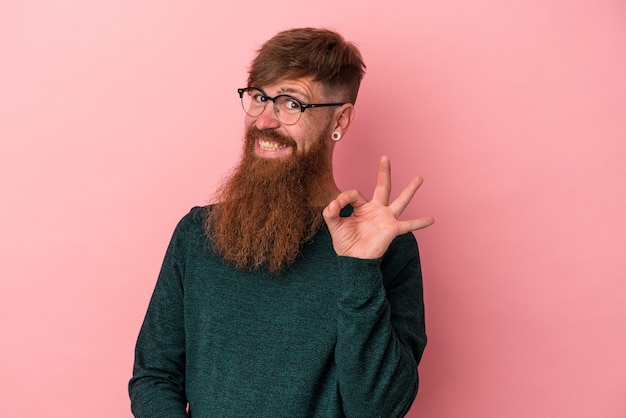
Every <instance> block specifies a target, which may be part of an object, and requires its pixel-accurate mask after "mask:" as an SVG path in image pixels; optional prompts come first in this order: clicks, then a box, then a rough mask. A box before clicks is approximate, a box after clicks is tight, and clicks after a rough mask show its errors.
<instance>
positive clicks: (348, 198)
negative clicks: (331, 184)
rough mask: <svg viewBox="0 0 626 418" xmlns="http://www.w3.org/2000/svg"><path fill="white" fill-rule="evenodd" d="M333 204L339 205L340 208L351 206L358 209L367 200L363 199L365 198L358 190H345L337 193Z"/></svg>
mask: <svg viewBox="0 0 626 418" xmlns="http://www.w3.org/2000/svg"><path fill="white" fill-rule="evenodd" d="M335 202H337V203H338V204H339V207H340V208H343V207H345V206H346V205H352V206H353V207H355V208H358V207H359V206H363V205H364V204H366V203H367V199H365V197H364V196H363V195H362V194H361V192H359V191H358V190H347V191H345V192H342V193H339V195H338V196H337V197H336V198H335Z"/></svg>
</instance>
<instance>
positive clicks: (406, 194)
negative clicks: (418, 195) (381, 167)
mask: <svg viewBox="0 0 626 418" xmlns="http://www.w3.org/2000/svg"><path fill="white" fill-rule="evenodd" d="M423 182H424V179H423V178H422V177H415V178H414V179H413V180H411V181H410V182H409V184H408V185H407V186H406V187H405V188H404V190H402V193H400V195H399V196H398V197H397V198H396V200H394V201H393V202H392V203H391V205H389V208H390V209H391V211H392V212H393V213H394V214H395V215H396V217H398V216H400V214H401V213H402V212H404V209H405V208H406V207H407V206H408V205H409V202H411V199H413V196H415V192H417V189H419V188H420V186H421V185H422V183H423Z"/></svg>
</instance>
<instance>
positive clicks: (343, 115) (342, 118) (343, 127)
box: [333, 103, 356, 135]
mask: <svg viewBox="0 0 626 418" xmlns="http://www.w3.org/2000/svg"><path fill="white" fill-rule="evenodd" d="M355 116H356V113H355V110H354V105H353V104H352V103H346V104H344V105H342V106H341V107H340V108H339V110H337V111H336V112H335V118H334V122H333V132H334V131H337V132H339V133H340V134H341V135H345V134H346V132H347V131H348V127H350V123H352V119H354V117H355Z"/></svg>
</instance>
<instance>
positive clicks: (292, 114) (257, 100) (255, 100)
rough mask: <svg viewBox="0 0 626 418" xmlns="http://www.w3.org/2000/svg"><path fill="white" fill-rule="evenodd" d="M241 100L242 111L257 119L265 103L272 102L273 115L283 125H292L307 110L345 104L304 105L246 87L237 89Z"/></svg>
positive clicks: (281, 95) (291, 99) (291, 98)
mask: <svg viewBox="0 0 626 418" xmlns="http://www.w3.org/2000/svg"><path fill="white" fill-rule="evenodd" d="M237 92H238V93H239V97H240V98H241V106H243V110H244V111H245V112H246V113H247V114H248V115H250V116H252V117H257V116H259V115H260V114H261V113H263V111H264V110H265V106H267V102H269V101H272V102H274V113H275V114H276V118H277V119H278V120H279V121H280V123H282V124H283V125H294V124H295V123H296V122H298V121H299V120H300V116H302V114H303V113H304V111H305V110H307V109H308V108H311V109H313V108H316V107H326V106H343V105H344V104H345V103H316V104H312V103H305V102H303V101H302V100H300V99H296V98H295V97H293V96H290V95H288V94H279V95H278V96H275V97H270V96H268V95H267V94H266V93H265V92H264V91H263V90H261V89H260V88H258V87H246V88H243V89H237Z"/></svg>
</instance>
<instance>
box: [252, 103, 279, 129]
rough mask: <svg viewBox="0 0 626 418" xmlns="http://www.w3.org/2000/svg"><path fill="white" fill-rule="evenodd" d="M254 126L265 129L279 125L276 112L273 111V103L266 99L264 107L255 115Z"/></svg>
mask: <svg viewBox="0 0 626 418" xmlns="http://www.w3.org/2000/svg"><path fill="white" fill-rule="evenodd" d="M254 124H255V126H256V127H257V129H259V130H261V131H262V130H265V129H276V128H279V127H280V121H279V120H278V118H277V117H276V113H274V103H273V102H271V101H268V103H267V104H266V105H265V109H263V112H261V114H260V115H259V116H257V117H256V121H254Z"/></svg>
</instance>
